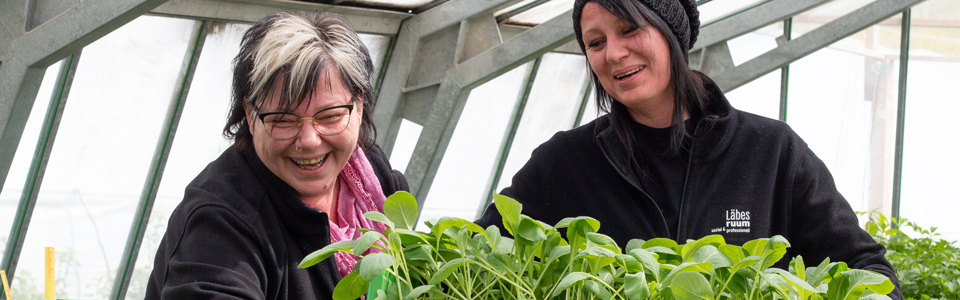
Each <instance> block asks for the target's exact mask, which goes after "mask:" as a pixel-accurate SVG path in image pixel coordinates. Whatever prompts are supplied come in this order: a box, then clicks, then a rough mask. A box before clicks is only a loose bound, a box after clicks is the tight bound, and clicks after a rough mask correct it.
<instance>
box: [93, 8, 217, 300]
mask: <svg viewBox="0 0 960 300" xmlns="http://www.w3.org/2000/svg"><path fill="white" fill-rule="evenodd" d="M210 23H211V22H210V21H201V22H199V23H198V24H196V25H195V27H194V29H193V32H191V35H192V36H194V39H193V45H191V47H187V50H186V53H185V55H184V62H183V65H182V67H181V71H180V78H179V80H177V81H178V82H180V87H179V89H177V90H176V91H174V93H173V97H171V100H170V104H169V107H168V108H167V115H166V116H165V117H164V124H163V127H161V128H163V129H164V134H161V135H160V136H158V140H157V146H156V149H155V150H154V153H153V161H152V162H151V163H150V168H149V169H148V174H147V178H146V181H145V182H144V185H143V191H142V192H141V193H140V202H139V203H138V204H137V210H136V214H137V215H136V216H135V217H134V218H133V224H131V226H130V233H129V234H128V235H127V243H126V245H125V246H124V249H123V252H122V255H123V256H122V257H121V258H120V268H119V270H117V276H116V279H115V280H114V282H113V289H112V290H111V292H110V299H113V300H121V299H124V298H125V297H126V294H127V287H128V286H129V285H130V278H131V277H132V276H133V270H134V267H135V266H136V262H137V257H138V255H139V254H140V245H141V244H142V243H143V236H144V234H145V233H146V230H147V225H148V223H149V221H150V214H151V213H152V212H153V204H154V203H155V202H156V201H155V200H156V198H157V191H158V190H159V189H160V183H161V180H162V179H163V171H164V168H166V166H167V159H168V158H169V157H170V150H171V148H172V147H173V142H174V138H175V137H176V135H177V127H178V126H179V124H180V116H181V115H182V114H183V109H184V107H185V105H186V102H187V96H188V94H189V92H190V85H191V84H192V83H193V76H194V74H196V70H197V64H198V62H199V61H200V54H201V51H202V50H203V46H204V43H205V42H206V38H207V34H208V33H209V31H210Z"/></svg>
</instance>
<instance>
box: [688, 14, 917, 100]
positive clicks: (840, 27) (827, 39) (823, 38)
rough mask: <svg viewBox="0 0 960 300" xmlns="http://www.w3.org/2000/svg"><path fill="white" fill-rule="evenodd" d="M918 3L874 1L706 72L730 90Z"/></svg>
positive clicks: (721, 86)
mask: <svg viewBox="0 0 960 300" xmlns="http://www.w3.org/2000/svg"><path fill="white" fill-rule="evenodd" d="M920 2H923V0H877V1H875V2H872V3H870V4H867V5H864V6H863V7H861V8H859V9H857V10H855V11H853V12H851V13H849V14H846V15H844V16H842V17H840V18H838V19H836V20H834V21H832V22H830V23H827V24H824V25H823V26H820V27H819V28H817V29H814V30H813V31H811V32H808V33H806V34H804V35H802V36H799V37H796V38H794V39H792V40H789V41H787V40H785V39H778V40H777V42H778V44H779V46H778V47H777V48H776V49H773V50H770V51H768V52H767V53H764V54H762V55H760V56H758V57H756V58H754V59H751V60H749V61H747V62H745V63H743V64H741V65H739V66H736V67H733V68H729V69H727V70H723V71H720V72H718V73H716V74H711V73H707V74H708V75H710V77H711V78H714V79H715V80H716V81H717V84H718V85H719V86H720V89H721V90H723V91H730V90H733V89H735V88H737V87H740V86H742V85H744V84H747V83H748V82H750V81H753V80H754V79H757V78H760V77H762V76H763V75H766V74H767V73H770V72H772V71H774V70H777V69H780V68H782V67H784V66H787V65H788V64H790V63H791V62H794V61H796V60H798V59H800V58H803V57H804V56H807V55H809V54H811V53H813V52H815V51H817V50H819V49H821V48H824V47H826V46H829V45H830V44H833V43H835V42H837V41H839V40H841V39H843V38H845V37H848V36H850V35H853V34H855V33H857V32H860V31H862V30H864V29H866V28H867V27H870V26H873V25H874V24H877V23H880V22H881V21H883V20H886V19H889V18H890V17H892V16H894V15H896V14H899V13H901V12H903V11H904V10H906V9H909V8H910V7H912V6H914V5H917V4H919V3H920Z"/></svg>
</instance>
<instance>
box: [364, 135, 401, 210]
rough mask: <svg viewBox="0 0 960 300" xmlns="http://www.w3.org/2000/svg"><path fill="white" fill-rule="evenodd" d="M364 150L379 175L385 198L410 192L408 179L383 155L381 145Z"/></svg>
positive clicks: (374, 145) (374, 170)
mask: <svg viewBox="0 0 960 300" xmlns="http://www.w3.org/2000/svg"><path fill="white" fill-rule="evenodd" d="M364 150H365V154H366V155H367V160H368V161H370V165H371V166H372V167H373V172H374V173H376V174H377V179H378V180H379V181H380V188H381V189H383V195H384V196H387V197H390V195H393V193H396V192H397V191H406V192H409V191H410V186H409V185H408V184H407V178H406V177H404V176H403V172H400V171H397V170H394V169H393V167H391V166H390V161H389V160H388V159H387V155H386V154H384V153H383V150H382V149H380V146H379V145H377V144H373V147H370V149H364Z"/></svg>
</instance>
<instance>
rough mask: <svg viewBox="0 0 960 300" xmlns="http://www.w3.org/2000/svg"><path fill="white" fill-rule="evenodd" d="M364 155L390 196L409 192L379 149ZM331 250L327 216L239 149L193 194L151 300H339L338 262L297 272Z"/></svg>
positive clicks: (161, 262) (200, 180) (177, 216)
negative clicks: (305, 262)
mask: <svg viewBox="0 0 960 300" xmlns="http://www.w3.org/2000/svg"><path fill="white" fill-rule="evenodd" d="M365 153H366V155H367V159H368V160H369V161H370V165H372V166H373V170H374V173H376V175H377V179H379V181H380V186H381V188H382V189H383V193H384V195H387V196H389V195H391V194H393V193H394V192H396V191H399V190H404V191H406V190H409V188H408V187H407V180H406V179H405V178H404V177H403V174H401V173H400V172H399V171H395V170H392V168H391V167H390V163H389V162H388V161H387V157H386V155H385V154H384V153H383V151H382V150H380V148H379V147H377V146H374V147H373V148H372V149H370V150H367V151H366V152H365ZM329 244H330V228H329V223H328V221H327V214H326V213H325V212H323V211H320V210H319V209H316V208H313V207H310V206H307V205H306V204H304V203H303V201H301V200H300V196H299V195H298V194H297V191H296V190H294V189H293V188H292V187H290V185H288V184H286V183H285V182H283V180H281V179H280V178H279V177H277V176H276V175H274V174H273V173H272V172H270V170H269V169H267V167H266V166H265V165H264V164H263V162H261V161H260V158H259V157H257V153H256V151H255V150H254V149H253V147H247V148H246V149H245V150H244V151H238V147H237V146H236V145H234V146H233V147H230V148H229V149H227V150H226V151H224V152H223V154H221V155H220V157H219V158H217V159H216V160H214V161H213V162H211V163H210V164H209V165H207V167H206V169H204V170H203V171H202V172H200V174H199V175H197V177H196V178H195V179H194V180H193V181H192V182H191V183H190V184H189V185H188V186H187V188H186V190H185V194H184V197H183V201H182V202H181V203H180V205H178V206H177V208H176V209H175V210H174V211H173V214H172V215H171V216H170V220H169V222H168V225H167V231H166V233H165V234H164V235H163V239H162V240H161V241H160V247H159V249H158V250H157V256H156V259H155V262H154V266H153V273H152V274H151V275H150V279H149V281H148V283H147V293H146V299H332V295H333V288H334V286H336V284H337V282H339V281H340V272H339V271H338V270H337V266H336V264H335V262H334V260H333V259H327V260H324V261H323V262H320V263H319V264H317V265H315V266H312V267H310V268H307V269H298V268H297V266H298V265H299V264H300V261H301V260H303V258H304V257H305V256H307V255H308V254H310V253H312V252H313V251H316V250H319V249H320V248H323V247H324V246H326V245H329Z"/></svg>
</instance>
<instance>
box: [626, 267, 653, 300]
mask: <svg viewBox="0 0 960 300" xmlns="http://www.w3.org/2000/svg"><path fill="white" fill-rule="evenodd" d="M623 287H624V289H623V294H624V295H625V296H627V299H630V300H643V299H647V298H649V297H650V288H649V287H647V276H645V275H644V274H643V273H627V274H626V275H624V282H623Z"/></svg>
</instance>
